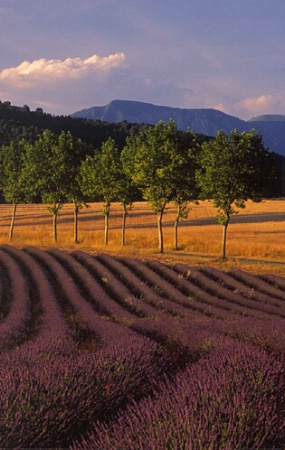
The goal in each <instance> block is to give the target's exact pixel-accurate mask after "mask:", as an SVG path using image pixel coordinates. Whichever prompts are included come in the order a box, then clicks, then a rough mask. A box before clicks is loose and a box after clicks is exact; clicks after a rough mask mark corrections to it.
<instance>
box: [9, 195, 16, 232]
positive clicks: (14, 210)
mask: <svg viewBox="0 0 285 450" xmlns="http://www.w3.org/2000/svg"><path fill="white" fill-rule="evenodd" d="M16 209H17V204H16V203H14V204H13V210H12V218H11V225H10V231H9V240H10V241H12V239H13V233H14V224H15V218H16Z"/></svg>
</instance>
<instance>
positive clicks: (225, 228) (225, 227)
mask: <svg viewBox="0 0 285 450" xmlns="http://www.w3.org/2000/svg"><path fill="white" fill-rule="evenodd" d="M228 225H229V222H227V223H225V224H224V225H223V238H222V259H223V260H226V259H227V257H226V244H227V230H228Z"/></svg>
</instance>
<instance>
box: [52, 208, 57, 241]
mask: <svg viewBox="0 0 285 450" xmlns="http://www.w3.org/2000/svg"><path fill="white" fill-rule="evenodd" d="M52 217H53V223H52V225H53V240H54V242H57V211H55V212H54V213H53V216H52Z"/></svg>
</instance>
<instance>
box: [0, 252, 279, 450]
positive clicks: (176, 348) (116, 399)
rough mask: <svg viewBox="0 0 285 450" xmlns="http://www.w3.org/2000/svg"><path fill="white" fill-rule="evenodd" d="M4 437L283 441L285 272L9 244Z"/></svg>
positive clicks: (14, 440) (191, 445)
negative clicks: (254, 271) (282, 274)
mask: <svg viewBox="0 0 285 450" xmlns="http://www.w3.org/2000/svg"><path fill="white" fill-rule="evenodd" d="M0 352H1V359H0V412H1V414H0V448H16V449H20V448H58V449H60V448H70V449H73V450H75V449H79V450H87V449H88V450H90V449H94V450H98V449H100V450H107V449H108V450H109V449H110V450H111V449H113V450H118V449H120V450H234V449H239V450H245V449H260V448H268V449H277V448H284V446H285V368H284V362H285V278H282V277H280V276H275V275H262V274H260V275H252V274H249V273H247V272H244V271H242V270H240V269H238V270H237V269H235V270H230V271H228V272H223V271H221V270H218V269H214V268H212V267H208V266H205V267H202V268H201V267H200V268H194V267H190V266H188V265H184V264H168V265H167V264H164V263H162V262H158V261H155V260H139V259H134V258H129V257H115V256H111V255H108V254H105V253H101V254H96V255H94V256H93V255H89V254H87V253H83V252H81V251H74V252H71V253H65V252H63V251H60V250H55V249H51V250H46V251H44V250H40V249H38V248H35V247H25V248H24V249H22V250H19V249H16V248H14V247H12V246H8V245H3V246H1V247H0Z"/></svg>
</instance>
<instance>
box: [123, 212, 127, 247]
mask: <svg viewBox="0 0 285 450" xmlns="http://www.w3.org/2000/svg"><path fill="white" fill-rule="evenodd" d="M123 206H124V213H123V222H122V245H125V243H126V239H125V238H126V218H127V214H128V211H127V207H126V205H123Z"/></svg>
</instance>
